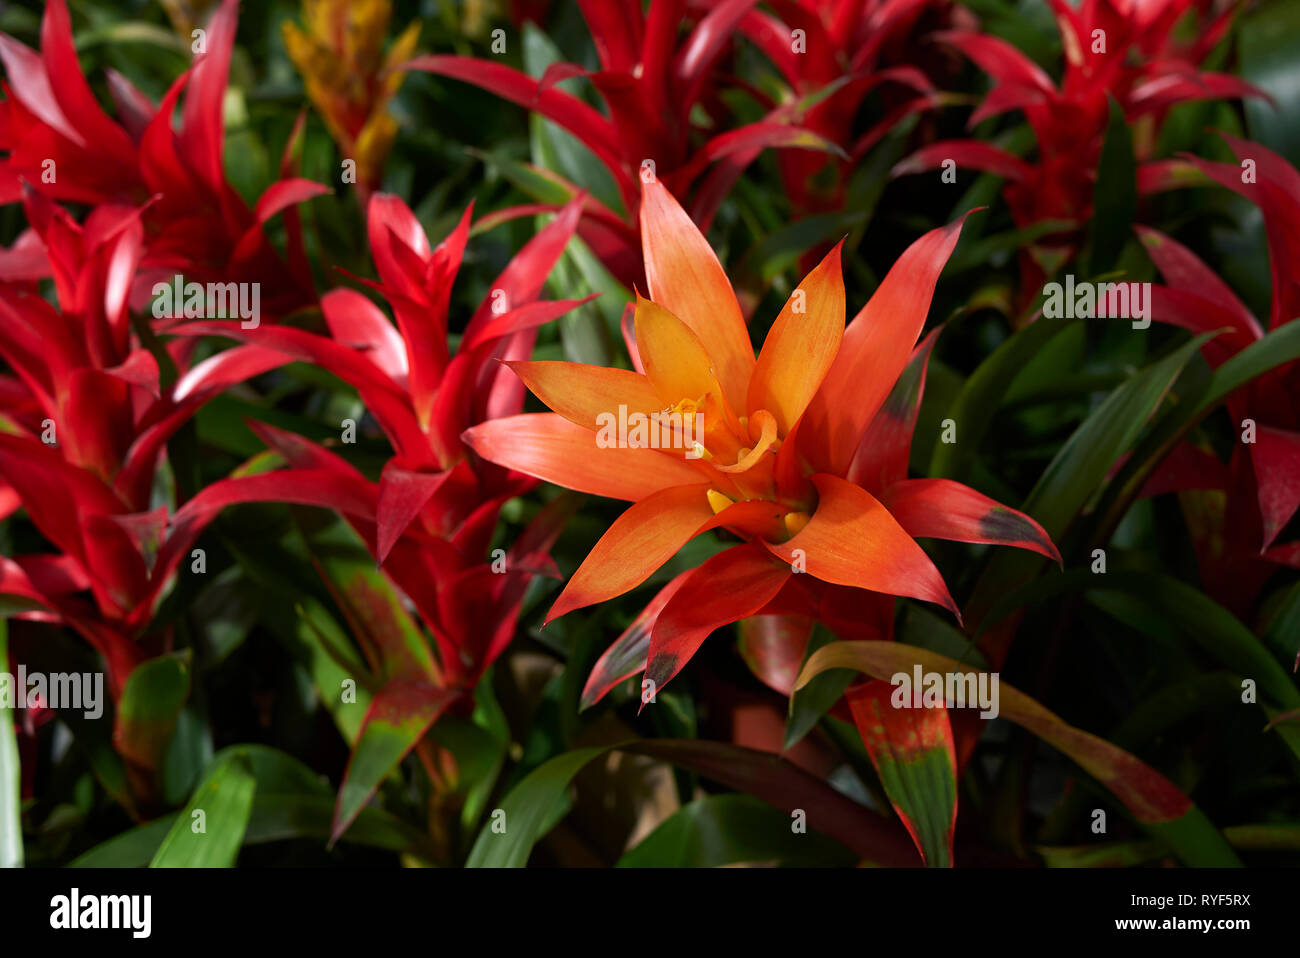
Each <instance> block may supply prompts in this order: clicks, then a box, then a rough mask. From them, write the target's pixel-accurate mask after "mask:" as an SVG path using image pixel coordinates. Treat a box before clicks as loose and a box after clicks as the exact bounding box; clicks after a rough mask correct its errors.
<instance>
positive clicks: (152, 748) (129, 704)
mask: <svg viewBox="0 0 1300 958" xmlns="http://www.w3.org/2000/svg"><path fill="white" fill-rule="evenodd" d="M189 694H190V669H189V664H188V662H187V661H186V660H184V659H182V658H181V657H179V656H175V655H161V656H159V657H158V658H156V659H150V660H149V661H147V662H144V663H142V664H140V665H138V666H136V667H135V668H134V669H133V670H132V671H131V675H130V676H129V677H128V678H127V680H126V684H125V686H124V687H123V689H122V698H121V699H120V701H118V703H117V723H116V727H115V728H114V730H113V745H114V747H115V748H116V749H117V750H118V751H119V752H120V753H121V754H122V756H123V757H124V758H126V759H127V761H128V762H131V763H133V764H134V765H135V766H137V767H138V768H140V769H144V770H147V771H152V770H153V769H155V768H157V767H158V763H159V762H160V761H161V759H162V755H163V752H164V751H165V750H166V748H167V743H168V742H169V741H171V737H172V733H173V732H174V731H175V729H176V720H177V719H178V718H179V717H180V714H181V710H182V709H183V708H185V700H186V699H187V698H188V697H189Z"/></svg>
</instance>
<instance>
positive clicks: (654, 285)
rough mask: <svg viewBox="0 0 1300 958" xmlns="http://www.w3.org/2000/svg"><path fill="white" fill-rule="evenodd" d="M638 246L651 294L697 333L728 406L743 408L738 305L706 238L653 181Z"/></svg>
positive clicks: (745, 374)
mask: <svg viewBox="0 0 1300 958" xmlns="http://www.w3.org/2000/svg"><path fill="white" fill-rule="evenodd" d="M641 248H642V251H643V252H644V254H645V272H646V281H647V282H648V283H649V285H650V297H651V299H653V300H654V301H655V302H656V303H658V304H659V305H660V306H663V307H664V308H665V309H667V310H668V311H669V312H671V313H672V314H673V315H674V316H676V317H677V318H679V319H680V320H681V321H682V322H683V323H685V324H686V325H687V326H689V327H690V328H691V330H692V331H693V332H694V333H695V335H696V336H698V337H699V338H700V342H701V343H703V344H704V349H705V350H706V351H707V352H708V354H709V357H710V358H711V359H712V360H713V371H714V374H715V375H716V376H717V378H718V382H719V383H721V384H722V389H723V392H724V394H725V395H726V397H727V401H728V402H729V403H730V404H731V408H732V409H737V410H738V409H741V408H743V406H744V402H745V390H746V389H748V387H749V377H750V374H751V373H752V372H753V370H754V347H753V345H752V344H751V343H750V341H749V330H748V329H747V328H746V326H745V318H744V316H742V315H741V312H740V304H739V303H738V302H737V301H736V294H735V292H734V291H733V290H732V288H731V283H730V282H729V281H728V280H727V275H726V273H724V272H723V271H722V264H720V263H719V262H718V257H717V256H716V255H714V252H713V249H712V248H711V247H710V246H709V242H708V240H706V239H705V238H704V236H703V234H701V233H700V231H699V228H698V227H696V225H695V223H694V222H693V221H692V220H691V218H690V216H689V215H687V213H686V211H685V210H683V209H682V208H681V206H680V205H679V204H678V203H677V200H675V199H673V196H672V194H671V193H669V192H668V190H667V189H665V188H664V186H663V184H661V183H660V182H659V181H658V180H651V181H650V182H649V183H646V184H645V186H644V188H643V189H642V192H641Z"/></svg>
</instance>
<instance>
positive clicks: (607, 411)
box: [465, 180, 1059, 702]
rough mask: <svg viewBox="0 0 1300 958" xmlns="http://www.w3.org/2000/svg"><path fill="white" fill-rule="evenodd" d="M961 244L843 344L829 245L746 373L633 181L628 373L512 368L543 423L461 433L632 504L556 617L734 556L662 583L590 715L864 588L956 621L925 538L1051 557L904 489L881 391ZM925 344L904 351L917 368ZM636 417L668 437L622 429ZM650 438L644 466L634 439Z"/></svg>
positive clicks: (995, 517) (746, 349) (1003, 512)
mask: <svg viewBox="0 0 1300 958" xmlns="http://www.w3.org/2000/svg"><path fill="white" fill-rule="evenodd" d="M960 231H961V223H960V222H956V223H953V224H950V225H949V226H946V227H943V228H941V229H936V230H933V231H932V232H930V233H927V234H926V235H925V236H923V237H921V238H920V239H919V240H917V241H916V242H915V243H913V244H912V246H911V247H909V248H908V249H907V251H906V252H904V253H903V255H902V257H900V259H899V260H898V262H897V263H896V264H895V265H894V267H893V268H892V269H891V270H890V271H889V274H888V275H887V276H886V277H885V280H884V282H883V283H881V285H880V287H879V289H877V290H876V292H875V294H874V295H873V296H872V297H871V299H870V301H869V302H868V303H867V305H866V306H865V307H863V309H862V310H861V312H859V313H858V315H857V316H856V317H855V318H854V320H853V321H852V322H851V323H849V324H848V326H847V327H846V326H845V322H844V319H845V294H844V283H843V278H842V276H841V268H840V247H839V246H837V247H836V248H835V249H834V250H832V251H831V252H830V253H829V254H828V255H827V256H826V257H825V259H823V260H822V262H821V263H820V264H819V265H818V266H817V267H816V268H815V269H814V270H813V271H812V272H811V273H809V274H808V276H807V277H805V279H804V281H803V282H802V283H801V284H800V285H799V287H798V289H796V290H795V292H794V293H793V294H792V295H791V297H790V299H789V301H788V302H787V303H786V305H785V308H784V309H782V310H781V313H780V315H779V316H778V317H777V319H776V322H775V323H774V324H773V325H772V328H771V331H770V332H769V333H768V336H767V340H766V341H765V342H764V344H763V348H762V350H761V351H760V352H759V355H758V357H757V359H755V357H754V352H753V348H752V347H751V345H750V340H749V334H748V330H747V329H746V326H745V321H744V319H743V318H742V315H741V311H740V306H739V305H738V303H737V300H736V295H735V293H734V291H733V290H732V287H731V284H730V283H729V282H728V280H727V277H726V275H725V273H724V272H723V269H722V266H721V264H720V263H719V262H718V259H717V257H716V256H715V255H714V253H713V250H712V249H711V248H710V247H709V244H708V241H707V240H706V239H705V238H704V236H703V235H701V233H700V231H699V230H698V229H697V228H696V226H695V224H694V223H693V222H692V221H691V219H690V217H689V216H688V215H687V214H686V212H685V211H684V210H683V209H682V208H681V206H679V205H678V203H677V201H676V200H675V199H674V198H673V197H672V195H671V194H669V192H668V191H667V190H666V189H665V188H664V187H663V186H662V185H661V184H660V183H658V182H657V181H653V180H652V181H650V182H648V183H646V184H645V186H644V188H643V195H642V202H641V233H642V247H643V250H644V255H645V267H646V277H647V281H648V284H649V288H650V299H642V298H639V297H638V300H637V304H636V313H635V337H634V340H630V341H629V343H628V346H629V351H630V353H631V355H632V358H633V363H634V365H635V366H636V370H635V371H632V370H624V369H607V368H603V367H596V366H588V365H583V364H580V363H568V362H517V363H512V364H511V367H512V368H513V369H514V371H515V372H516V373H517V374H518V375H519V377H520V379H522V380H523V382H524V383H525V384H526V385H527V386H528V388H529V389H531V390H532V391H533V393H535V394H536V395H537V396H538V398H540V399H541V400H542V401H543V402H544V403H546V405H547V406H549V407H550V408H551V409H552V410H554V413H542V414H525V415H520V416H514V417H510V418H506V419H497V420H493V421H490V422H485V423H482V424H481V425H478V426H475V427H474V428H472V429H470V430H469V431H467V432H466V434H465V440H466V442H467V443H468V444H469V445H470V446H471V447H472V448H473V449H475V450H476V451H477V452H478V454H479V455H481V456H483V457H484V458H486V459H489V460H491V461H493V462H497V463H500V464H502V465H505V466H508V467H510V468H512V469H516V470H518V471H520V472H524V473H528V474H530V475H534V476H537V477H538V478H541V479H545V480H548V481H551V482H554V483H557V484H558V485H561V486H567V487H569V488H571V489H576V490H579V491H582V492H588V493H593V494H596V495H603V496H610V497H613V498H619V499H626V500H630V501H631V502H632V503H633V505H632V506H631V508H629V509H628V510H627V511H626V512H625V513H623V515H622V516H620V517H619V519H618V520H617V521H615V522H614V524H613V525H612V526H611V527H610V528H609V530H608V531H607V532H606V533H605V535H604V536H603V537H602V538H601V539H600V541H599V542H598V543H596V545H595V547H594V548H593V549H592V551H591V553H590V554H589V555H588V556H587V558H586V560H585V561H584V562H583V563H582V565H581V566H580V567H579V569H578V570H577V572H575V573H574V575H573V577H572V578H571V579H570V580H569V582H568V584H567V586H566V587H565V589H564V591H563V593H562V594H561V595H560V597H559V599H558V600H557V601H556V603H555V605H554V607H553V608H552V609H551V612H550V616H549V619H554V618H556V617H558V616H560V615H564V614H565V613H567V612H570V611H572V610H574V609H578V608H582V607H583V606H587V605H591V604H593V603H597V602H603V601H605V600H608V599H612V598H614V597H616V596H619V595H622V594H623V593H625V592H627V591H628V590H630V589H632V588H634V587H636V586H638V585H640V584H641V583H642V582H644V581H645V580H646V579H647V578H649V577H650V576H651V575H652V574H653V573H654V572H655V571H656V570H658V569H659V568H660V567H661V566H662V565H663V564H664V563H665V562H667V561H668V560H669V559H670V558H671V557H672V556H673V555H674V553H676V552H677V551H678V549H680V548H681V547H682V546H683V545H684V544H685V543H686V542H687V541H688V540H690V539H691V538H693V537H695V536H697V535H699V534H701V533H703V532H705V531H707V530H709V529H715V528H720V529H726V530H728V531H729V532H732V533H734V534H735V535H737V536H739V537H740V538H741V539H742V540H744V541H743V543H742V544H741V545H737V546H735V547H733V548H730V549H727V550H725V551H723V552H721V553H719V554H718V555H716V556H714V557H713V558H712V559H710V560H708V561H707V562H705V563H704V564H703V565H701V566H700V567H699V568H698V569H694V570H691V571H689V572H687V573H684V574H683V575H682V576H679V577H678V578H677V579H674V580H673V581H672V582H671V583H669V585H668V587H666V588H665V589H664V591H663V592H661V593H660V595H659V597H658V598H657V599H656V600H655V602H653V603H652V604H651V608H650V609H648V610H647V614H646V616H644V622H643V625H644V628H643V629H642V630H641V632H642V633H643V634H642V635H641V636H640V639H639V642H640V645H639V648H637V647H635V645H636V642H635V641H634V642H633V643H631V644H630V645H629V646H628V647H627V648H626V649H623V650H622V651H621V652H620V654H617V655H613V658H614V659H617V660H618V661H617V662H609V661H607V660H608V659H610V657H611V653H613V652H614V649H611V651H610V653H607V655H606V658H605V659H604V660H602V665H601V666H598V671H602V672H604V673H605V674H603V675H602V676H601V677H600V678H599V680H598V678H597V676H596V675H594V674H593V677H592V681H593V682H596V683H597V684H598V685H599V686H600V688H598V689H596V690H595V691H596V692H597V696H596V697H599V695H600V694H603V693H604V691H607V690H608V688H609V687H612V685H613V684H615V683H616V682H617V681H620V680H621V679H622V678H625V677H626V676H627V675H630V674H632V673H634V672H636V671H639V670H640V668H641V666H642V664H644V666H645V670H646V673H645V675H646V678H647V679H649V680H652V681H653V682H654V683H655V687H657V688H662V687H663V685H664V684H665V683H666V682H667V681H669V680H670V679H671V678H672V677H673V676H674V675H676V674H677V672H678V671H679V670H680V669H681V667H682V666H683V665H684V664H685V663H686V662H687V660H689V658H690V657H691V656H692V655H693V654H694V653H695V651H696V649H698V648H699V646H700V644H701V643H702V642H703V641H704V639H705V638H706V637H707V636H708V635H709V634H710V633H711V632H712V631H714V630H715V629H717V628H719V627H720V626H722V625H726V624H728V623H731V622H735V621H737V620H739V619H743V618H747V617H749V616H752V615H759V614H769V613H784V614H789V613H791V612H802V613H804V614H808V615H811V616H813V617H822V618H826V617H828V616H826V615H825V614H824V613H825V612H826V610H827V609H828V608H829V606H830V605H831V604H834V605H835V607H836V608H839V609H844V608H845V606H844V605H843V604H842V603H843V600H844V599H845V598H848V599H850V600H852V597H853V596H855V595H856V596H857V597H859V598H860V599H862V600H865V599H868V598H869V597H868V596H865V595H863V593H861V592H858V591H855V590H864V589H865V590H869V591H870V592H872V593H882V594H885V595H891V596H906V597H910V598H915V599H923V600H925V601H929V602H935V603H938V604H940V605H942V606H944V607H945V608H947V609H949V610H951V611H952V612H953V613H954V614H956V615H958V616H960V613H959V610H958V608H957V605H956V603H955V602H954V601H953V599H952V596H951V595H949V593H948V589H947V586H946V585H945V584H944V580H943V577H942V576H941V575H940V573H939V571H938V569H936V568H935V566H934V563H933V562H931V561H930V558H929V557H928V556H927V555H926V553H925V551H924V550H923V549H922V548H921V546H920V545H919V544H918V543H917V542H916V539H915V538H914V537H917V536H921V537H937V538H945V539H954V540H957V541H965V542H984V543H1001V544H1007V545H1015V546H1019V547H1021V548H1026V549H1032V550H1034V551H1036V552H1040V553H1042V554H1044V555H1047V556H1050V557H1052V558H1058V559H1059V556H1058V554H1057V552H1056V548H1055V546H1053V544H1052V542H1051V540H1050V539H1049V537H1048V536H1047V534H1046V533H1045V532H1044V531H1043V530H1042V528H1041V527H1040V526H1039V525H1038V523H1036V522H1034V520H1032V519H1030V518H1029V517H1028V516H1026V515H1024V514H1022V513H1020V512H1017V511H1015V510H1013V509H1009V508H1007V507H1005V506H1002V505H999V504H998V503H996V502H994V501H993V500H991V499H989V498H987V497H986V496H984V495H982V494H980V493H978V492H976V491H975V490H973V489H970V488H969V487H967V486H964V485H962V484H960V483H956V482H952V481H949V480H946V479H911V480H909V479H907V478H906V476H907V447H908V446H909V445H910V440H911V432H912V424H913V422H914V421H915V407H916V405H917V403H919V389H920V384H919V382H918V383H917V385H916V388H915V389H914V390H911V392H912V393H913V395H911V396H905V397H904V399H903V401H902V403H901V404H900V403H899V402H896V401H895V398H894V397H892V396H891V392H893V390H894V386H895V383H896V382H897V381H898V380H899V378H900V376H901V375H902V374H903V373H904V370H905V369H908V368H909V360H910V359H911V358H912V357H913V354H914V350H913V347H914V346H915V344H916V342H917V339H918V337H919V335H920V332H921V329H922V327H923V326H924V325H925V318H926V314H927V312H928V311H929V308H930V300H931V298H932V296H933V294H934V288H935V284H936V282H937V281H938V278H939V273H940V272H941V270H942V269H943V266H944V264H945V263H946V262H947V260H948V256H949V255H950V254H951V252H952V249H953V247H954V246H955V245H956V243H957V238H958V235H959V233H960ZM932 342H933V337H929V338H927V342H926V343H925V344H923V345H922V346H921V347H920V348H918V349H917V350H916V354H917V355H918V356H919V357H920V359H921V364H920V365H921V368H922V372H923V364H924V358H925V357H926V356H928V351H929V345H930V344H932ZM904 392H907V390H904ZM895 395H896V394H895ZM887 400H888V402H887ZM615 420H617V421H618V422H619V423H620V428H619V430H618V431H617V436H615V435H614V433H615V430H613V429H611V428H610V426H611V423H612V422H614V421H615ZM635 421H639V422H642V423H645V422H647V421H655V422H658V423H662V428H659V429H657V430H645V429H642V430H637V429H634V428H633V429H626V428H623V427H622V425H621V424H622V423H625V422H626V423H633V422H635ZM696 423H698V424H699V425H698V428H691V426H692V424H696ZM656 433H657V437H658V442H657V444H656V446H655V447H654V448H651V447H649V446H648V445H647V444H646V442H645V438H646V436H647V435H648V436H650V437H654V436H655V435H656ZM625 437H626V439H625ZM624 439H625V441H620V440H624ZM637 440H641V441H640V443H638V442H637ZM900 450H901V454H900ZM834 618H843V616H842V615H836V616H834ZM549 619H548V620H549ZM624 653H625V654H624ZM588 692H589V693H591V692H592V689H591V688H590V687H589V690H588ZM590 700H591V696H590V694H588V695H584V701H585V702H589V701H590Z"/></svg>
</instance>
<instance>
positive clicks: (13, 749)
mask: <svg viewBox="0 0 1300 958" xmlns="http://www.w3.org/2000/svg"><path fill="white" fill-rule="evenodd" d="M8 668H9V623H8V621H7V620H5V619H0V671H7V670H8ZM22 864H23V821H22V773H21V769H20V768H19V765H18V739H17V737H16V736H15V735H14V716H13V710H12V709H9V708H6V707H5V706H4V705H3V704H0V868H21V867H22Z"/></svg>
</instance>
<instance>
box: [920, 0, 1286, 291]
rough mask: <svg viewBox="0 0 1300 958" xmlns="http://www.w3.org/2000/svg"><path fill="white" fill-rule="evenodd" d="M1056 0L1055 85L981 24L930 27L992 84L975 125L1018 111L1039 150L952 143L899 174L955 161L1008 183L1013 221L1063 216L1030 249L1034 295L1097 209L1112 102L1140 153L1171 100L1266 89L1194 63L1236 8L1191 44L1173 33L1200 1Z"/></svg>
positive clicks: (923, 154)
mask: <svg viewBox="0 0 1300 958" xmlns="http://www.w3.org/2000/svg"><path fill="white" fill-rule="evenodd" d="M1049 2H1050V3H1051V7H1052V10H1053V12H1054V13H1055V14H1056V22H1057V27H1058V28H1059V30H1060V33H1061V45H1062V47H1063V49H1064V51H1065V73H1064V76H1063V78H1062V79H1061V82H1060V83H1059V84H1057V83H1056V82H1054V81H1053V80H1052V78H1051V77H1050V76H1048V75H1047V73H1046V72H1044V71H1043V69H1042V68H1041V67H1039V66H1038V65H1037V64H1036V63H1034V61H1033V60H1031V59H1029V58H1028V57H1027V56H1025V55H1024V54H1023V53H1021V52H1020V51H1019V50H1017V49H1016V48H1015V47H1014V46H1012V45H1011V44H1010V43H1007V42H1006V41H1005V40H1001V39H999V38H997V37H994V36H990V35H988V34H983V33H978V32H974V31H952V32H945V33H939V34H937V35H935V39H936V40H938V41H941V42H943V43H946V44H949V45H950V46H952V47H954V48H955V49H957V50H960V51H961V52H962V53H964V54H965V55H966V56H967V57H969V58H970V59H971V60H972V61H973V62H974V63H975V64H976V65H977V66H978V67H979V68H980V69H981V70H982V71H984V72H985V73H987V74H988V75H989V77H990V78H991V79H992V80H993V84H994V85H993V89H992V90H990V91H989V94H988V95H987V96H986V97H985V98H984V100H983V102H982V103H981V104H980V105H979V107H978V108H976V110H975V111H974V112H973V113H972V114H971V117H970V121H969V124H968V125H969V126H970V127H974V126H975V125H977V124H978V123H980V122H981V121H983V120H985V119H988V118H990V117H996V116H1000V115H1002V114H1005V113H1008V112H1010V111H1013V110H1019V111H1021V112H1022V113H1023V114H1024V116H1025V119H1026V120H1027V121H1028V122H1029V125H1030V127H1031V128H1032V129H1033V132H1034V140H1035V143H1036V155H1035V157H1034V158H1033V159H1031V160H1025V159H1022V158H1021V157H1019V156H1016V155H1015V154H1013V153H1010V152H1008V151H1007V150H1005V149H1003V148H1001V147H999V146H996V145H994V144H991V143H984V142H979V141H974V140H945V141H942V142H939V143H932V144H930V145H929V146H927V147H925V148H924V149H922V150H919V151H917V152H916V153H914V154H913V155H912V156H910V157H908V158H907V159H906V160H904V161H902V162H901V163H899V164H898V166H897V167H895V170H894V172H895V174H897V175H901V174H905V173H916V172H919V171H922V170H928V169H936V168H939V167H941V166H942V165H943V164H944V163H945V162H947V161H951V162H955V163H956V164H957V165H958V166H959V167H969V168H971V169H976V170H981V171H984V172H989V173H995V174H997V175H998V176H1001V177H1003V178H1005V179H1006V181H1007V185H1006V188H1005V195H1006V201H1007V207H1008V209H1009V210H1010V212H1011V216H1012V218H1013V219H1014V220H1015V222H1016V225H1017V226H1020V227H1028V226H1032V225H1034V224H1036V223H1042V222H1044V221H1061V229H1059V230H1057V231H1054V233H1055V235H1054V236H1052V235H1049V236H1048V237H1046V238H1045V239H1044V240H1043V241H1042V242H1040V243H1037V244H1033V245H1030V246H1028V247H1027V248H1026V256H1027V257H1028V258H1027V259H1026V260H1025V261H1024V264H1023V267H1024V269H1025V290H1026V292H1027V293H1029V294H1031V295H1032V291H1033V290H1035V289H1037V288H1038V287H1039V286H1041V285H1042V280H1043V277H1044V275H1045V274H1046V275H1050V274H1051V273H1053V272H1055V271H1056V269H1057V268H1058V267H1059V266H1061V265H1063V264H1064V263H1065V262H1068V261H1069V260H1071V259H1072V258H1073V257H1074V255H1075V253H1076V252H1077V251H1078V246H1079V243H1080V241H1081V237H1082V232H1081V230H1082V228H1083V226H1084V225H1086V223H1087V221H1088V219H1089V218H1090V217H1091V216H1092V211H1093V193H1094V190H1095V188H1096V184H1097V164H1098V160H1099V158H1100V156H1101V150H1102V144H1103V141H1104V138H1105V134H1106V129H1107V124H1108V122H1109V119H1108V118H1109V113H1110V104H1111V103H1112V102H1113V103H1115V104H1117V105H1118V108H1119V110H1120V112H1121V114H1122V117H1123V120H1124V121H1125V123H1127V124H1130V125H1132V126H1133V127H1134V128H1135V129H1136V130H1138V131H1139V132H1140V135H1139V136H1138V137H1137V138H1136V142H1135V144H1134V148H1135V152H1136V154H1137V156H1138V157H1139V159H1141V158H1144V157H1145V156H1147V155H1149V153H1150V151H1151V150H1152V148H1153V147H1154V145H1155V141H1156V137H1157V134H1158V133H1159V130H1160V125H1161V123H1162V121H1163V118H1164V116H1165V115H1166V114H1167V113H1168V111H1169V109H1170V108H1172V107H1174V106H1177V105H1178V104H1181V103H1190V102H1193V101H1196V100H1205V99H1220V98H1228V97H1243V96H1260V97H1262V96H1265V94H1263V93H1262V92H1261V91H1260V90H1258V89H1257V88H1255V87H1254V86H1252V85H1251V84H1249V83H1247V82H1245V81H1243V80H1242V79H1240V78H1239V77H1234V76H1230V75H1227V74H1223V73H1215V72H1211V71H1205V70H1201V69H1200V68H1199V64H1200V63H1201V62H1202V61H1203V60H1204V59H1205V58H1206V56H1207V55H1208V54H1209V52H1210V51H1211V50H1212V49H1213V48H1214V47H1215V45H1216V44H1218V42H1219V41H1220V40H1221V39H1222V38H1223V36H1224V34H1225V32H1226V31H1227V30H1228V28H1229V27H1230V25H1231V19H1232V17H1233V15H1234V14H1235V12H1236V11H1235V9H1234V8H1232V7H1229V8H1228V9H1227V10H1225V11H1224V12H1223V13H1222V14H1220V15H1219V16H1218V17H1216V18H1215V19H1214V21H1213V22H1212V23H1209V24H1208V25H1206V27H1205V28H1204V29H1203V30H1201V31H1200V32H1199V33H1197V34H1196V37H1195V39H1194V40H1193V41H1192V42H1191V43H1190V44H1188V43H1181V42H1179V41H1178V40H1177V39H1175V27H1177V26H1178V24H1179V22H1180V21H1181V20H1182V19H1183V17H1184V16H1185V15H1186V14H1187V13H1188V11H1190V10H1191V9H1192V8H1193V7H1194V6H1197V4H1196V2H1195V0H1159V2H1155V3H1129V2H1123V0H1084V3H1082V4H1081V5H1080V6H1079V7H1078V8H1077V9H1076V8H1075V7H1073V6H1070V5H1069V4H1068V3H1066V2H1065V0H1049Z"/></svg>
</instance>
